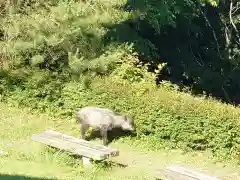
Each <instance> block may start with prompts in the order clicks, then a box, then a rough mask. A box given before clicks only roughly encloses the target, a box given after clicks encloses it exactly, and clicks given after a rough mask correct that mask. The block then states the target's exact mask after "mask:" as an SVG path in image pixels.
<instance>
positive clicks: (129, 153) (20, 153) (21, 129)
mask: <svg viewBox="0 0 240 180" xmlns="http://www.w3.org/2000/svg"><path fill="white" fill-rule="evenodd" d="M0 118H1V120H0V127H1V130H0V139H1V141H0V150H4V151H7V152H9V155H8V156H2V157H1V159H0V179H11V180H16V179H25V180H28V179H31V178H33V179H38V178H39V179H43V180H44V179H74V180H75V179H84V180H85V179H86V180H88V179H104V180H106V179H109V180H110V179H111V180H112V179H116V180H117V179H123V180H125V179H129V180H131V179H140V180H141V179H150V180H151V179H154V173H155V170H156V169H158V168H163V167H165V166H167V165H168V164H172V163H178V164H179V163H183V164H185V165H187V166H190V167H192V168H197V169H201V170H202V171H206V172H209V173H210V174H214V175H217V176H221V177H225V176H232V177H233V176H234V174H237V173H240V168H239V167H237V165H234V164H233V163H229V164H226V163H219V162H218V163H216V162H215V163H214V162H213V160H212V159H210V158H209V156H208V153H207V152H204V153H196V152H195V153H187V154H184V153H182V152H180V151H178V150H171V151H170V150H161V151H157V152H150V151H148V150H147V149H146V146H142V145H141V143H140V144H139V145H138V146H134V147H133V146H132V147H131V143H134V141H135V140H134V139H130V138H121V139H119V140H117V141H114V142H113V143H111V144H110V146H112V147H117V148H119V149H120V156H119V157H115V158H112V160H113V162H117V163H119V164H124V165H127V167H121V166H119V165H114V164H113V165H109V164H108V163H104V164H102V165H99V164H98V165H97V166H96V167H95V168H94V169H84V168H83V167H82V166H81V160H79V159H75V158H74V157H72V156H70V155H68V154H67V153H64V152H59V151H56V150H52V149H50V148H47V147H45V146H44V145H42V144H40V143H36V142H33V141H31V140H30V136H31V135H32V134H33V133H38V132H42V131H44V130H46V129H55V130H57V131H60V132H63V133H68V134H70V135H73V136H76V137H78V136H80V130H79V125H78V124H76V123H75V122H74V120H73V119H52V118H51V117H48V116H47V115H43V114H37V113H31V112H30V111H29V110H27V109H18V108H14V107H10V106H8V105H6V104H3V103H0ZM96 142H98V143H102V142H101V141H100V140H96ZM135 144H136V143H135ZM233 179H236V180H237V178H236V177H235V178H233Z"/></svg>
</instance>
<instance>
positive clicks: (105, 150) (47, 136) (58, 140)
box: [31, 130, 119, 160]
mask: <svg viewBox="0 0 240 180" xmlns="http://www.w3.org/2000/svg"><path fill="white" fill-rule="evenodd" d="M31 139H32V140H33V141H37V142H41V143H43V144H46V145H49V146H52V147H55V148H59V149H62V150H65V151H69V152H71V153H74V154H78V155H80V156H84V157H87V158H91V159H94V160H104V159H107V158H109V157H114V156H118V155H119V151H118V149H114V148H110V147H106V146H103V145H97V144H93V143H91V142H89V141H85V140H83V139H78V138H75V137H72V136H69V135H66V134H62V133H59V132H56V131H53V130H47V131H44V132H43V133H41V134H33V135H32V136H31Z"/></svg>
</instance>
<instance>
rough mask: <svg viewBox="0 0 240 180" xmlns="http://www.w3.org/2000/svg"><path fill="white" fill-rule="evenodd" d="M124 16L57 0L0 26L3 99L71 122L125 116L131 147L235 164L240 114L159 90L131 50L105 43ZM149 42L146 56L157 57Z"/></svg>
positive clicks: (109, 8)
mask: <svg viewBox="0 0 240 180" xmlns="http://www.w3.org/2000/svg"><path fill="white" fill-rule="evenodd" d="M139 2H140V1H139ZM151 2H153V1H151ZM172 2H173V1H169V3H172ZM115 4H117V3H115ZM153 5H154V4H151V6H150V7H151V9H152V10H153V11H151V12H154V11H155V8H154V6H153ZM158 5H159V4H158ZM163 8H164V7H163ZM151 9H150V10H151ZM168 13H169V12H168ZM150 15H153V16H152V18H149V20H150V22H149V23H151V24H152V25H154V24H153V23H154V22H155V20H154V19H156V18H160V19H159V22H165V23H167V20H170V24H172V21H173V20H174V18H173V19H172V18H170V16H169V18H170V19H169V18H167V19H164V17H162V16H161V17H160V16H155V15H154V14H150ZM168 15H169V14H168ZM127 17H128V13H126V14H125V13H123V12H120V11H119V9H117V8H115V7H114V8H113V5H109V4H108V3H107V2H105V1H101V3H98V2H91V3H90V6H89V5H87V4H86V3H83V2H81V1H78V2H75V1H61V2H60V1H59V2H57V5H56V6H49V7H48V8H39V9H38V10H36V12H35V11H33V12H31V13H30V12H29V14H26V13H23V12H21V13H19V14H18V13H16V14H14V13H13V14H9V16H6V17H5V18H3V19H1V22H2V23H1V25H0V28H1V31H0V34H3V35H1V42H0V47H1V48H0V58H1V59H0V63H1V65H2V66H1V69H0V93H1V96H0V98H1V99H2V100H7V101H9V102H12V103H15V102H17V103H18V104H19V105H21V106H28V107H31V108H32V109H37V110H39V111H41V112H47V113H49V114H51V115H53V116H58V117H64V118H67V117H71V118H74V116H75V115H74V114H75V112H76V110H77V109H78V108H81V107H83V106H87V105H98V106H104V107H109V108H112V109H114V110H116V111H118V112H122V113H128V114H130V115H131V116H132V117H133V119H134V121H135V123H136V126H137V135H138V136H137V139H136V140H140V141H141V140H144V143H147V144H148V145H151V146H150V148H153V149H154V148H155V149H156V148H160V147H171V148H182V149H192V150H212V152H213V153H214V155H215V156H216V157H218V158H221V157H222V158H240V154H239V148H240V147H239V143H240V142H239V141H240V133H239V131H238V129H239V128H240V125H239V122H240V121H239V115H240V110H239V109H238V108H234V107H232V106H230V105H225V104H220V103H218V102H217V101H214V100H206V99H204V98H194V97H192V96H190V95H187V94H184V93H179V92H177V91H176V89H177V88H178V87H177V86H173V85H172V84H171V83H169V82H164V84H163V85H162V87H157V86H156V85H155V75H154V74H152V73H149V72H148V70H147V67H145V66H142V65H141V64H140V63H139V59H138V54H136V53H135V52H134V51H133V50H132V46H131V45H128V44H124V43H123V44H122V45H119V44H114V43H112V44H110V45H105V44H104V42H103V40H102V39H103V38H104V36H105V35H106V34H107V30H106V28H105V27H104V26H103V25H102V24H105V23H119V22H121V21H123V20H126V19H127ZM162 18H163V19H162ZM155 25H156V26H154V28H155V30H157V29H158V24H155ZM2 32H3V33H2ZM146 42H148V41H145V43H143V44H147V46H146V47H144V48H145V49H146V52H148V50H149V53H153V54H156V52H155V51H154V52H152V51H151V50H152V49H153V50H154V48H151V47H148V46H150V45H149V44H150V43H146ZM148 48H149V49H148ZM159 67H160V68H159V70H157V73H160V71H161V69H162V67H163V66H159ZM63 123H64V121H63Z"/></svg>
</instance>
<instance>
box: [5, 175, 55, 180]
mask: <svg viewBox="0 0 240 180" xmlns="http://www.w3.org/2000/svg"><path fill="white" fill-rule="evenodd" d="M0 179H1V180H54V179H49V178H39V177H30V176H23V175H7V174H0Z"/></svg>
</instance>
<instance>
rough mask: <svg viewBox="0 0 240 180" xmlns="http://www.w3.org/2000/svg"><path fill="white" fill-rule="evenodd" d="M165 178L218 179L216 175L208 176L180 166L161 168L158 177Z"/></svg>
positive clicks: (181, 179)
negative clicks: (160, 173)
mask: <svg viewBox="0 0 240 180" xmlns="http://www.w3.org/2000/svg"><path fill="white" fill-rule="evenodd" d="M163 177H164V178H166V179H167V180H220V179H219V178H217V177H213V176H209V175H206V174H203V173H199V172H196V171H193V170H190V169H187V168H184V167H180V166H169V167H167V168H166V169H164V170H163V175H160V178H163Z"/></svg>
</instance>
